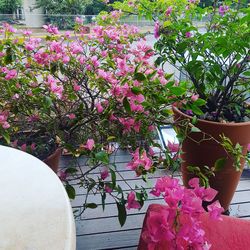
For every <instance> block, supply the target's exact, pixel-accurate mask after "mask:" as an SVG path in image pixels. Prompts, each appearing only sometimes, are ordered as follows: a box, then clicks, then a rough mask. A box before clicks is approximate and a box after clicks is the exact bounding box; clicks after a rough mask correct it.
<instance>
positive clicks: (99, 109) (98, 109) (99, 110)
mask: <svg viewBox="0 0 250 250" xmlns="http://www.w3.org/2000/svg"><path fill="white" fill-rule="evenodd" d="M95 107H96V109H97V112H98V113H102V112H103V110H104V108H103V106H102V105H101V103H99V102H98V103H96V105H95Z"/></svg>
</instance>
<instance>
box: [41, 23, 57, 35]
mask: <svg viewBox="0 0 250 250" xmlns="http://www.w3.org/2000/svg"><path fill="white" fill-rule="evenodd" d="M43 28H44V29H45V30H46V31H47V32H48V33H50V34H54V35H58V34H59V31H58V28H57V27H55V26H53V25H51V24H49V25H43Z"/></svg>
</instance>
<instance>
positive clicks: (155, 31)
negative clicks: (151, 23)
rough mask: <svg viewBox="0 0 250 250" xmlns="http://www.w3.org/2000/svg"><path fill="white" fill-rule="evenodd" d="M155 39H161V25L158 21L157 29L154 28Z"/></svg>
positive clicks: (156, 23)
mask: <svg viewBox="0 0 250 250" xmlns="http://www.w3.org/2000/svg"><path fill="white" fill-rule="evenodd" d="M154 37H155V38H156V39H158V38H159V37H160V24H159V22H158V21H156V22H155V27H154Z"/></svg>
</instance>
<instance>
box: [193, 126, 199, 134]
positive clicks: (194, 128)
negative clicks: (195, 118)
mask: <svg viewBox="0 0 250 250" xmlns="http://www.w3.org/2000/svg"><path fill="white" fill-rule="evenodd" d="M191 132H194V133H199V132H201V130H200V129H199V128H197V127H192V128H191Z"/></svg>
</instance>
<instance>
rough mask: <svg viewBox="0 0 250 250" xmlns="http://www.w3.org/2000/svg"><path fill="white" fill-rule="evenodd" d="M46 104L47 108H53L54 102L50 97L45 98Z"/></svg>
mask: <svg viewBox="0 0 250 250" xmlns="http://www.w3.org/2000/svg"><path fill="white" fill-rule="evenodd" d="M44 103H45V108H49V107H51V106H52V100H51V98H50V97H48V96H45V97H44Z"/></svg>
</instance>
